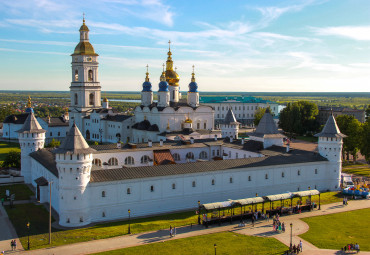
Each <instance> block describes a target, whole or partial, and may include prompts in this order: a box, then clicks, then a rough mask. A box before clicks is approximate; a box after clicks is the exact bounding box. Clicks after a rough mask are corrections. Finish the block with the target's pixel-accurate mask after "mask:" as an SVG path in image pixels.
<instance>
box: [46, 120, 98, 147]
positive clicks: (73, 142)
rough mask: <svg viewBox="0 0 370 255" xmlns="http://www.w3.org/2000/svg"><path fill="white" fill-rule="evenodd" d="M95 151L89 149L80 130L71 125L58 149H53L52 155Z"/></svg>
mask: <svg viewBox="0 0 370 255" xmlns="http://www.w3.org/2000/svg"><path fill="white" fill-rule="evenodd" d="M94 151H95V150H94V149H92V148H90V147H89V145H88V144H87V142H86V140H85V138H84V137H83V136H82V134H81V132H80V130H79V129H78V127H77V126H76V124H73V125H72V127H71V129H70V130H69V132H68V134H67V136H66V138H65V139H64V141H63V142H62V144H61V145H60V147H59V148H57V149H55V150H54V151H53V152H54V153H63V154H64V153H73V154H78V153H86V154H87V153H93V152H94Z"/></svg>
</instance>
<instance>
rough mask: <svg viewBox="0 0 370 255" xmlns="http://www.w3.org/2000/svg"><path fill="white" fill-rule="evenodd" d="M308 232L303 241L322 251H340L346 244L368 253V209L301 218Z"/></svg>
mask: <svg viewBox="0 0 370 255" xmlns="http://www.w3.org/2000/svg"><path fill="white" fill-rule="evenodd" d="M302 220H303V221H305V222H306V223H307V224H308V225H309V226H310V230H309V231H308V232H306V233H304V234H303V235H300V236H301V237H302V238H303V239H305V240H307V241H309V242H311V243H312V244H314V245H315V246H317V247H319V248H323V249H336V250H340V248H341V247H344V245H346V244H348V243H356V242H357V243H358V244H359V245H360V249H361V250H362V251H370V242H369V240H370V209H362V210H356V211H350V212H343V213H336V214H330V215H324V216H316V217H310V218H303V219H302Z"/></svg>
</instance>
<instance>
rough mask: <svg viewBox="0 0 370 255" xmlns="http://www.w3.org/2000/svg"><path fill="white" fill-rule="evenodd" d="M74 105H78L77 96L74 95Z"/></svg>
mask: <svg viewBox="0 0 370 255" xmlns="http://www.w3.org/2000/svg"><path fill="white" fill-rule="evenodd" d="M75 105H78V95H77V93H75Z"/></svg>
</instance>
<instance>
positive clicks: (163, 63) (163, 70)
mask: <svg viewBox="0 0 370 255" xmlns="http://www.w3.org/2000/svg"><path fill="white" fill-rule="evenodd" d="M162 66H163V72H164V63H163V64H162Z"/></svg>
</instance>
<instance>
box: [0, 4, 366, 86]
mask: <svg viewBox="0 0 370 255" xmlns="http://www.w3.org/2000/svg"><path fill="white" fill-rule="evenodd" d="M210 6H212V8H210ZM369 9H370V1H368V0H355V1H335V0H286V1H273V0H259V1H256V0H251V1H244V0H235V1H233V4H229V2H227V1H223V0H212V1H211V0H204V1H195V0H189V1H173V0H151V1H147V0H135V1H125V0H114V1H100V0H90V1H89V4H86V1H82V0H65V1H56V0H43V1H39V0H17V1H14V0H3V1H0V32H1V33H0V58H1V59H2V61H1V62H0V76H1V80H0V89H8V88H12V89H17V90H24V89H28V88H33V89H37V90H40V91H44V90H49V89H50V88H53V89H55V91H64V89H66V90H68V88H69V86H70V82H71V80H72V71H71V60H72V59H71V56H70V55H71V54H72V53H73V52H74V48H75V46H76V45H77V44H78V42H79V31H78V30H79V28H80V26H81V25H82V18H83V13H85V20H86V25H87V26H88V28H89V29H90V42H91V44H92V45H93V47H94V49H95V52H96V53H97V54H99V59H98V61H99V75H98V77H99V81H100V82H101V86H102V90H103V91H122V90H124V91H140V90H141V87H142V83H143V82H144V79H145V72H146V65H147V64H148V65H149V77H150V81H151V83H152V86H153V91H155V90H158V83H159V77H160V75H161V72H162V63H163V62H165V61H166V58H167V52H168V47H169V45H168V41H169V40H171V42H172V43H171V51H172V59H173V61H174V67H177V72H178V74H179V76H180V87H181V90H187V88H188V84H189V83H190V80H191V73H192V66H193V65H195V78H196V82H197V83H198V86H199V90H200V91H202V90H203V91H214V92H223V91H226V90H228V91H230V90H232V91H250V92H259V91H261V92H270V91H276V92H309V93H312V92H337V91H343V92H344V93H345V92H351V91H353V90H356V91H364V92H370V86H369V84H370V72H369V70H370V16H369V13H368V10H369ZM204 10H207V11H204ZM366 84H368V85H366ZM250 92H247V93H250Z"/></svg>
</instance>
